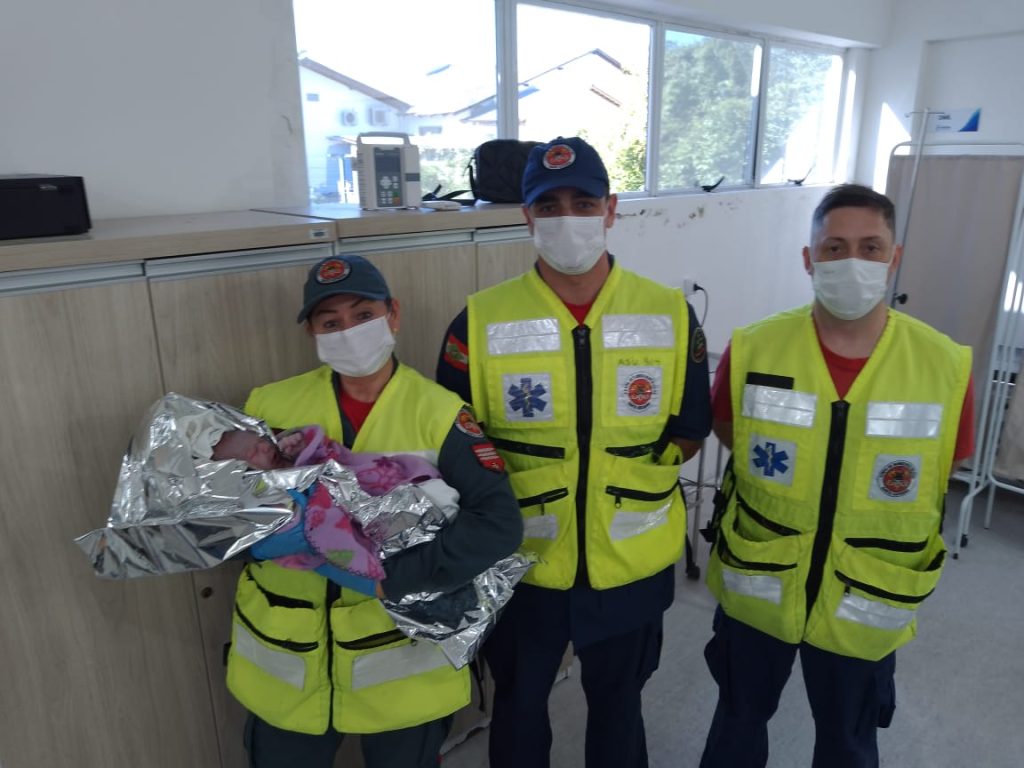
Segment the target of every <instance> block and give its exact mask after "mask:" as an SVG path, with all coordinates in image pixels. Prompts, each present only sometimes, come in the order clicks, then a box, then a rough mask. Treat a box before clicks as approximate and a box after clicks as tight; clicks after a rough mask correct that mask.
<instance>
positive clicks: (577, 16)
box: [516, 4, 651, 192]
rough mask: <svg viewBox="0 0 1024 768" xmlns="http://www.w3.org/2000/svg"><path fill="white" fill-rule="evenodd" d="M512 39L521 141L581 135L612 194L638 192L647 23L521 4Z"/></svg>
mask: <svg viewBox="0 0 1024 768" xmlns="http://www.w3.org/2000/svg"><path fill="white" fill-rule="evenodd" d="M516 36H517V45H518V51H517V67H518V70H519V100H518V112H519V138H520V139H525V140H532V141H549V140H551V139H553V138H555V137H557V136H582V137H583V138H585V139H586V140H587V141H588V142H589V143H590V144H591V145H593V146H594V148H595V149H597V151H598V152H599V153H600V155H601V158H602V159H603V160H604V162H605V165H606V166H607V168H608V175H609V177H610V181H611V188H612V191H613V192H638V191H642V190H643V189H644V188H645V186H646V181H645V178H646V171H645V162H646V157H647V153H646V146H647V93H648V70H649V61H650V45H651V27H650V25H648V24H643V23H636V22H632V21H625V20H622V19H616V18H610V17H605V16H597V15H593V14H589V13H584V12H577V11H569V10H563V9H557V8H551V7H540V6H534V5H526V4H521V5H519V7H518V10H517V28H516Z"/></svg>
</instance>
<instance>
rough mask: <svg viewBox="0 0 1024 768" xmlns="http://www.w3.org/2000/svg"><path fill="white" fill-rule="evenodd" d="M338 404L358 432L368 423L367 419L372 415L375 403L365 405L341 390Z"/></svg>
mask: <svg viewBox="0 0 1024 768" xmlns="http://www.w3.org/2000/svg"><path fill="white" fill-rule="evenodd" d="M338 402H339V403H340V404H341V410H342V412H343V413H344V414H345V418H347V419H348V420H349V422H350V423H351V424H352V428H353V429H354V430H355V431H356V432H358V431H359V430H360V429H362V428H363V422H364V421H366V417H367V416H369V415H370V411H371V410H372V409H373V405H374V404H373V403H364V402H363V401H362V400H356V399H355V398H354V397H352V396H351V395H349V394H347V393H346V392H345V390H344V389H343V390H341V394H340V395H338Z"/></svg>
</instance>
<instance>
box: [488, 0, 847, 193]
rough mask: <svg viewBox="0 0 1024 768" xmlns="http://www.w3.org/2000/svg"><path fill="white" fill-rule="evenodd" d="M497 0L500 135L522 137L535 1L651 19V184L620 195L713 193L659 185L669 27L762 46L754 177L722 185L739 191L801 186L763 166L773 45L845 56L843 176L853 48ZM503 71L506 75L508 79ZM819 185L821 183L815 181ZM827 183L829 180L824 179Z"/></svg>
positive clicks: (647, 176) (607, 8)
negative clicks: (520, 26)
mask: <svg viewBox="0 0 1024 768" xmlns="http://www.w3.org/2000/svg"><path fill="white" fill-rule="evenodd" d="M494 3H495V30H496V34H497V37H498V40H497V48H498V51H499V53H498V72H499V81H502V82H503V83H504V85H505V89H504V90H503V89H502V87H501V84H500V83H499V87H498V89H497V90H498V101H497V109H498V136H499V137H500V138H512V139H518V138H519V132H518V108H517V107H518V102H517V96H518V91H517V89H516V84H517V83H518V81H519V73H518V71H517V59H516V52H517V42H518V30H517V29H516V20H517V12H518V9H519V6H521V5H530V6H539V7H544V8H551V9H554V10H563V11H570V12H575V13H587V14H591V15H594V16H600V17H603V18H611V19H618V20H622V21H628V22H630V23H640V24H646V25H647V26H648V27H649V29H650V35H651V39H650V45H649V47H648V50H649V51H650V61H649V62H648V82H647V144H646V152H645V154H646V167H645V169H644V182H645V184H644V186H645V188H644V189H643V190H641V191H637V192H622V193H619V197H622V198H626V199H630V198H647V197H671V196H679V195H693V194H708V193H706V192H704V191H703V190H701V189H687V188H684V187H672V188H668V189H659V181H660V178H659V177H660V171H659V167H658V163H659V161H660V155H661V143H660V135H661V94H662V88H663V87H664V74H665V66H664V65H665V36H666V34H667V33H668V32H670V31H671V32H680V33H683V34H693V35H701V36H703V37H714V38H718V39H724V40H733V41H736V42H746V43H752V44H754V45H757V46H760V49H761V61H760V66H759V72H758V88H757V96H756V97H755V100H756V105H757V106H756V109H755V110H752V112H754V113H755V114H754V116H753V117H752V121H751V123H752V124H751V126H750V131H751V133H752V134H753V136H752V139H753V140H752V141H751V142H750V151H749V154H748V156H747V157H745V158H744V162H745V163H746V166H747V167H749V168H750V176H749V178H750V181H749V182H747V183H741V184H727V185H723V186H722V187H719V189H722V190H729V191H739V190H747V189H762V188H763V189H784V188H787V187H791V186H795V185H794V184H792V183H791V182H788V181H783V182H767V183H766V182H764V181H762V176H763V169H762V168H761V149H762V147H761V143H762V139H763V133H764V121H765V118H766V116H767V101H768V100H767V98H766V95H765V94H766V89H767V85H768V67H769V62H770V59H771V53H772V47H773V46H781V47H784V48H789V49H796V50H806V51H813V52H815V53H823V54H829V55H835V56H839V58H840V61H841V62H842V71H843V75H842V77H841V82H840V90H839V99H838V108H837V109H836V114H835V140H834V142H833V147H832V181H835V179H836V177H837V176H838V175H839V174H838V173H837V171H838V169H839V164H840V163H839V160H840V157H839V153H840V150H841V146H842V143H843V135H842V131H843V126H844V124H845V122H846V114H845V112H846V110H847V102H848V99H847V93H846V89H847V85H848V82H849V78H848V77H847V73H848V71H849V66H850V58H849V54H850V51H849V49H848V48H840V47H837V46H831V45H826V44H821V43H814V42H809V41H806V40H799V39H792V38H787V37H782V36H776V35H766V34H757V33H753V32H745V31H743V30H737V29H730V28H725V27H718V26H716V25H713V24H701V23H694V22H693V21H690V20H686V19H683V18H675V17H669V16H664V15H661V14H656V13H650V14H648V13H644V12H640V11H636V10H631V9H624V8H618V7H615V6H613V5H604V4H598V3H587V2H575V1H574V0H561V1H560V2H552V1H551V0H494ZM502 74H504V75H505V77H504V78H502V76H501V75H502ZM814 183H815V184H819V182H814ZM820 183H821V184H825V183H828V182H820Z"/></svg>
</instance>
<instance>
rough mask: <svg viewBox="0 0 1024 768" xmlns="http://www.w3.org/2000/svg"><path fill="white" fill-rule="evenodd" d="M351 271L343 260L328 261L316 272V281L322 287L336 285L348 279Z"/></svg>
mask: <svg viewBox="0 0 1024 768" xmlns="http://www.w3.org/2000/svg"><path fill="white" fill-rule="evenodd" d="M351 271H352V267H350V266H349V264H348V262H347V261H345V260H344V259H328V260H327V261H325V262H324V263H323V264H321V265H320V268H319V269H318V270H317V271H316V281H317V282H318V283H323V284H324V285H327V284H329V283H336V282H338V281H339V280H344V279H345V278H346V277H348V273H349V272H351Z"/></svg>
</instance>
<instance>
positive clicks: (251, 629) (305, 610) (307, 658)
mask: <svg viewBox="0 0 1024 768" xmlns="http://www.w3.org/2000/svg"><path fill="white" fill-rule="evenodd" d="M326 636H327V627H326V621H325V613H324V610H323V608H322V605H320V606H317V605H314V604H313V603H312V602H310V601H307V600H302V599H297V598H294V597H290V596H288V595H283V594H280V593H279V592H278V591H275V590H271V589H270V588H268V587H266V586H264V585H263V584H261V583H259V581H257V579H256V578H255V577H253V575H252V574H251V573H250V569H249V568H246V569H245V570H244V571H243V572H242V576H241V577H240V579H239V583H238V590H237V592H236V595H235V615H234V620H233V622H232V632H231V647H230V651H229V654H228V673H227V683H228V688H229V689H230V690H231V692H232V693H233V694H234V695H235V697H236V698H237V699H238V700H239V701H240V702H241V703H242V704H243V705H244V706H245V707H246V708H247V709H249V710H250V711H252V712H255V713H256V714H257V715H259V716H260V717H261V718H262V719H264V720H266V721H267V722H269V723H271V724H272V725H275V726H277V727H279V728H285V729H287V730H297V731H300V732H303V733H306V732H310V731H309V729H313V731H314V732H315V731H316V729H320V730H321V731H322V730H323V728H324V727H325V726H326V724H327V716H326V712H327V706H326V705H327V694H326V692H324V691H323V690H322V681H323V679H324V677H323V670H324V668H325V667H326V659H327V649H326V645H325V639H326Z"/></svg>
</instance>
